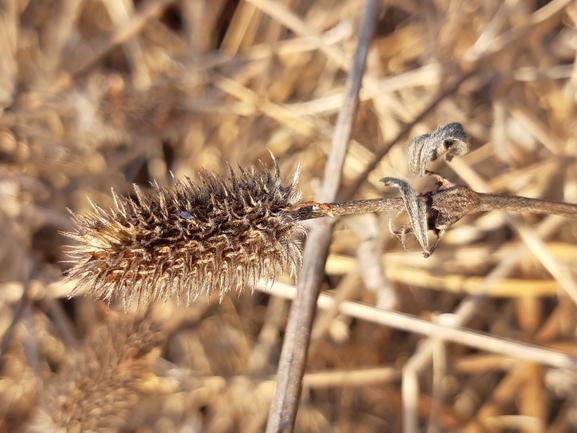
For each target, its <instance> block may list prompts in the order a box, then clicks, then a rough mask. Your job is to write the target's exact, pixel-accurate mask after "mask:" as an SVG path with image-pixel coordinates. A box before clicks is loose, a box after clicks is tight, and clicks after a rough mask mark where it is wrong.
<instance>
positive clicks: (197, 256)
mask: <svg viewBox="0 0 577 433" xmlns="http://www.w3.org/2000/svg"><path fill="white" fill-rule="evenodd" d="M297 180H298V171H297V173H295V176H294V177H293V179H292V181H291V182H289V183H287V184H283V183H282V182H281V179H280V173H279V168H278V165H277V163H276V161H275V169H274V171H273V172H271V171H270V170H268V169H266V168H265V170H263V171H257V170H256V169H255V168H254V167H252V168H251V169H250V170H248V171H245V170H242V169H239V173H234V172H233V170H232V169H231V170H230V176H229V178H228V180H226V181H225V180H223V179H222V178H221V177H219V176H217V175H214V174H208V173H205V174H204V175H203V176H201V179H200V184H199V185H197V184H195V183H193V182H192V181H191V180H190V179H187V180H186V181H184V182H182V181H179V180H176V181H175V185H174V188H173V189H171V190H169V189H167V188H163V187H161V186H159V185H158V184H157V183H153V184H152V189H151V192H150V194H149V195H145V194H144V193H143V192H142V191H141V190H140V188H138V187H137V186H136V185H135V186H134V189H135V192H136V195H137V200H132V199H129V198H124V197H120V196H118V195H116V194H115V193H114V192H113V197H114V201H115V208H114V209H110V210H108V211H106V210H103V209H102V208H100V207H98V206H96V205H93V207H94V211H93V212H92V213H89V214H86V215H73V219H74V222H75V224H76V231H75V232H73V233H65V235H67V236H69V237H71V238H73V239H75V240H76V241H77V242H78V244H77V245H75V246H72V247H71V251H70V253H69V254H70V256H71V258H72V262H73V263H74V266H73V267H72V268H71V269H70V271H69V276H68V278H69V279H70V280H77V285H76V288H75V290H74V291H73V292H72V294H71V295H72V296H73V295H75V294H76V293H77V292H79V291H81V290H84V289H86V290H87V292H88V293H89V294H92V295H94V296H96V297H98V298H101V299H103V300H105V301H107V302H110V301H111V300H112V299H113V298H114V297H116V296H119V297H121V298H122V299H123V301H124V304H125V306H127V305H129V304H130V303H131V302H136V303H137V305H138V306H140V305H145V304H147V303H149V302H151V301H154V300H161V299H162V300H167V299H168V298H169V297H171V296H176V297H177V299H178V301H179V302H180V301H181V300H184V301H185V302H186V303H187V304H188V303H190V302H191V301H192V300H194V299H196V298H197V297H198V296H199V295H200V294H207V295H210V294H211V293H212V292H213V291H215V290H217V291H220V296H221V299H222V296H223V295H224V294H225V293H226V292H228V291H230V290H232V289H236V290H238V291H240V290H242V289H243V288H244V287H245V286H246V285H254V284H256V282H257V281H258V280H259V279H261V278H263V279H268V280H273V279H274V277H275V275H276V274H277V273H279V272H282V271H283V270H286V269H287V268H289V269H290V270H291V273H292V274H296V271H297V269H298V268H299V267H300V265H301V248H300V246H299V245H298V243H297V241H296V240H295V235H296V234H299V233H302V232H303V231H304V230H303V228H302V226H301V225H300V222H299V217H298V212H295V211H294V205H295V204H296V203H297V202H298V201H299V200H300V192H299V191H298V189H297V187H296V182H297Z"/></svg>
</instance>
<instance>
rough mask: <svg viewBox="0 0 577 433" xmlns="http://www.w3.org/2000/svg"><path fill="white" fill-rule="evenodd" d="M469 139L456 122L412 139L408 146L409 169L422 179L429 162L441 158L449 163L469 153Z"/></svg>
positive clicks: (461, 126)
mask: <svg viewBox="0 0 577 433" xmlns="http://www.w3.org/2000/svg"><path fill="white" fill-rule="evenodd" d="M468 141H469V139H468V136H467V134H466V133H465V131H464V130H463V125H461V124H460V123H458V122H453V123H449V124H447V125H445V126H441V127H440V128H439V129H437V130H436V131H434V132H432V133H430V134H423V135H419V136H417V137H414V138H413V139H412V140H411V144H409V169H410V171H411V173H412V174H418V175H419V176H421V177H423V176H425V174H426V166H427V163H428V162H429V161H435V160H436V159H438V158H442V159H444V160H445V161H451V160H452V159H453V157H454V156H462V155H465V154H466V153H467V152H469V142H468Z"/></svg>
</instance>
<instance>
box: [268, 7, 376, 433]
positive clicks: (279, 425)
mask: <svg viewBox="0 0 577 433" xmlns="http://www.w3.org/2000/svg"><path fill="white" fill-rule="evenodd" d="M378 3H379V2H378V1H376V0H367V2H366V4H365V8H364V11H363V14H362V19H361V22H360V25H359V28H360V33H359V39H358V44H357V49H356V51H355V55H354V58H353V67H352V69H351V72H350V73H349V76H348V78H347V82H346V90H345V95H346V97H345V102H344V105H343V109H342V110H341V112H340V113H339V117H338V119H337V124H336V127H335V134H334V136H333V140H332V146H331V153H330V154H329V158H328V160H327V165H326V167H325V176H324V181H323V187H322V190H321V193H320V194H319V199H320V200H319V201H333V200H334V199H335V198H336V196H337V191H338V188H339V185H340V179H341V170H342V167H343V163H344V159H345V154H346V150H347V144H348V142H349V139H350V136H351V131H352V126H353V122H354V120H355V115H356V112H357V107H358V95H359V91H360V88H361V82H362V78H363V73H364V70H365V64H366V58H367V54H368V50H369V44H370V40H371V36H372V34H373V29H374V26H375V22H376V15H377V13H376V12H377V6H378ZM332 227H333V225H332V223H330V222H329V221H326V222H324V223H322V224H319V225H317V226H316V227H314V228H313V229H312V230H311V233H310V236H309V239H308V242H307V246H306V248H305V252H304V257H303V261H304V266H303V269H302V272H301V275H300V280H299V285H298V292H299V296H298V297H297V298H296V299H295V302H294V303H293V305H292V309H291V313H290V315H289V322H288V324H287V328H286V337H285V340H284V342H283V349H282V352H281V358H280V360H279V367H278V373H277V390H276V394H275V398H274V400H273V402H272V405H271V408H270V415H269V419H268V423H267V429H266V431H267V433H280V432H291V431H292V430H293V427H294V422H295V419H296V414H297V409H298V406H299V402H300V394H301V388H302V377H303V374H304V367H305V362H306V357H307V352H308V345H309V340H310V333H311V329H312V322H313V319H314V313H315V309H316V300H317V297H318V293H319V289H320V284H321V281H322V278H323V275H324V264H325V260H326V258H327V255H328V247H329V244H330V241H331V238H332Z"/></svg>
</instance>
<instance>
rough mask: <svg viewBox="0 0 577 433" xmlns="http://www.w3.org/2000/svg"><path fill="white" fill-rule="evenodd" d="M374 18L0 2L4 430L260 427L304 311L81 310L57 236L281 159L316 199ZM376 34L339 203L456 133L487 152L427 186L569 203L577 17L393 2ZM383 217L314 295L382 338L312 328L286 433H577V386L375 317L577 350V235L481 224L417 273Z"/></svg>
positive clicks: (535, 4) (439, 1)
mask: <svg viewBox="0 0 577 433" xmlns="http://www.w3.org/2000/svg"><path fill="white" fill-rule="evenodd" d="M363 4H364V2H363V1H360V0H316V1H310V0H240V1H239V0H213V1H208V0H181V1H169V0H139V1H134V2H132V1H130V0H58V1H47V0H1V1H0V260H1V262H0V263H1V266H0V335H2V340H1V358H0V432H13V431H18V432H47V431H58V432H65V431H70V432H80V431H99V432H114V431H121V432H214V433H216V432H260V431H263V430H264V426H265V424H266V419H267V416H268V407H269V404H270V401H271V399H272V397H273V395H274V382H273V379H274V373H275V371H276V365H277V361H278V356H279V351H280V347H281V344H282V337H283V331H284V328H285V325H286V318H287V313H288V310H289V306H290V301H289V300H285V299H284V297H281V296H273V295H272V293H273V292H271V291H270V290H269V289H268V288H267V287H268V286H267V287H264V286H263V287H261V288H259V290H258V291H255V292H254V293H253V294H252V295H251V294H250V290H248V289H247V290H246V291H245V294H244V295H243V296H237V294H234V293H233V294H229V295H228V296H226V297H225V299H224V300H223V302H222V303H221V304H219V303H218V299H217V298H216V297H215V299H213V300H212V302H210V303H209V302H208V301H207V300H206V299H199V300H197V302H195V303H194V304H192V305H190V306H189V307H185V306H182V305H181V306H177V305H176V303H174V302H171V301H169V302H168V303H167V304H166V305H162V304H160V305H155V306H153V307H152V308H151V309H150V310H149V311H147V312H146V313H144V312H142V311H141V312H137V313H135V312H127V313H125V312H123V309H122V305H120V304H118V305H116V304H114V303H113V304H112V305H111V306H110V307H108V306H107V305H104V304H101V303H99V302H95V301H94V300H93V299H90V298H87V297H83V296H80V297H77V298H75V299H72V300H68V299H67V298H66V294H67V293H68V292H69V291H70V289H71V287H70V286H66V285H64V284H63V283H62V282H61V279H62V275H63V273H64V272H65V271H66V268H67V267H68V266H69V265H68V264H66V263H63V261H64V260H66V256H65V254H64V252H63V246H64V245H65V244H67V243H68V242H69V240H67V239H65V238H64V237H62V236H61V235H60V234H59V231H60V230H70V229H71V222H70V216H69V214H68V212H67V210H66V208H70V209H72V210H73V211H75V212H83V211H86V210H89V208H90V205H89V201H88V198H90V199H91V200H92V201H94V202H95V203H96V204H98V205H100V206H103V207H108V206H110V205H111V204H112V199H111V195H110V188H111V187H112V188H114V189H115V191H117V192H118V193H120V194H124V195H130V194H132V193H133V190H132V187H131V184H132V183H137V184H138V185H140V186H142V187H143V188H147V187H148V185H149V182H150V181H151V180H153V179H154V180H156V181H157V182H159V184H161V185H167V186H169V185H170V184H171V182H172V177H171V173H173V174H174V176H176V177H178V178H182V177H184V176H190V177H191V178H193V179H194V178H196V176H197V173H198V172H200V171H202V170H204V169H206V170H208V171H216V172H219V173H222V174H225V173H226V170H227V165H226V164H227V162H228V163H230V164H231V165H232V166H233V167H236V165H237V164H240V165H241V166H247V165H252V164H255V165H256V164H258V160H259V159H260V160H262V161H263V162H264V163H265V164H266V165H269V166H270V165H272V163H271V159H270V155H269V150H270V151H272V153H273V154H274V155H275V156H276V157H277V158H278V160H279V164H280V166H281V172H282V173H283V174H284V175H285V176H286V177H287V178H288V177H289V176H290V175H292V173H293V172H294V170H295V169H296V168H297V166H298V165H299V164H300V166H301V167H302V175H301V179H300V182H299V184H300V187H301V189H302V190H303V194H304V197H305V199H307V200H309V199H313V198H314V196H315V193H316V191H317V190H318V188H319V182H320V179H321V177H322V174H323V169H324V164H325V161H326V155H327V153H328V151H329V144H330V139H331V135H332V131H333V125H334V121H335V118H336V115H337V113H338V111H339V109H340V107H341V105H342V101H343V92H344V82H345V79H346V75H347V73H348V70H349V67H350V63H351V56H352V54H353V52H354V49H355V46H356V35H357V30H358V29H357V25H358V16H359V13H360V10H361V9H362V7H363ZM376 19H377V30H376V33H375V35H374V37H373V40H372V43H371V47H370V53H369V60H368V65H367V72H366V75H365V79H364V81H363V88H362V91H361V105H360V108H359V113H358V116H357V119H356V123H355V127H354V131H353V140H352V142H351V144H350V148H349V153H348V156H347V159H346V163H345V170H344V177H343V185H342V188H341V189H342V191H343V196H345V195H348V196H350V197H353V196H354V197H357V198H369V197H378V196H383V195H384V194H389V193H391V192H389V191H387V190H385V189H384V188H383V186H382V185H381V184H380V183H379V182H378V180H379V179H380V178H381V177H384V176H394V177H401V178H406V179H407V178H409V177H408V163H407V144H408V141H409V140H410V137H412V136H415V135H418V134H422V133H427V132H430V131H432V130H434V129H436V128H437V127H438V126H441V125H443V124H445V123H448V122H452V121H458V122H461V123H462V124H463V125H464V127H465V130H466V131H467V132H468V133H469V134H470V135H471V137H472V147H473V151H472V152H471V153H470V154H469V155H467V156H466V157H463V158H457V159H455V160H454V161H453V162H452V163H451V164H449V165H442V164H438V163H437V164H431V167H432V168H433V169H435V170H436V171H438V172H439V173H441V174H442V175H443V176H445V177H446V178H448V179H450V180H451V181H453V182H456V183H462V184H467V185H469V186H470V187H471V188H473V189H475V190H477V191H484V192H488V191H495V192H504V193H510V194H517V195H524V196H529V197H540V198H546V199H550V200H557V201H569V202H577V163H576V160H575V156H576V155H577V133H576V132H577V117H576V105H575V102H576V101H577V66H576V64H575V59H576V48H577V29H576V25H577V4H576V3H575V2H574V1H567V0H565V1H563V0H552V1H545V0H532V1H527V0H512V1H506V2H502V1H496V0H423V1H419V0H403V1H400V0H387V1H384V0H383V1H382V4H381V7H380V12H379V15H378V16H377V17H376ZM403 131H408V132H409V133H408V134H403ZM398 136H400V139H399V140H396V138H397V137H398ZM371 164H372V166H374V167H375V169H374V170H372V171H370V173H369V174H368V177H367V178H366V179H364V177H363V171H364V170H365V169H366V168H367V167H369V166H371ZM410 180H411V182H412V185H413V186H414V187H415V188H416V189H418V190H423V189H425V188H430V187H431V185H430V183H426V182H425V181H423V180H420V179H416V178H412V179H410ZM389 218H392V219H393V221H392V225H393V226H395V227H398V226H400V225H401V224H402V223H403V221H402V220H399V218H397V217H396V215H363V216H358V217H354V218H353V217H349V218H344V219H342V220H341V221H339V222H338V224H337V226H336V232H335V237H334V240H333V244H332V246H331V254H330V256H329V259H328V262H327V265H326V279H325V282H324V284H323V287H322V289H323V290H324V291H325V292H326V293H328V294H330V295H331V296H333V297H334V299H335V300H336V301H338V302H340V301H345V300H346V301H347V302H348V303H347V304H346V305H358V304H361V303H362V304H365V305H369V306H371V311H372V312H373V313H374V314H373V316H374V317H376V319H371V318H370V317H366V318H359V317H354V315H353V314H350V313H343V312H339V309H338V307H336V306H334V302H333V303H332V304H330V305H328V304H327V306H325V307H326V308H325V309H323V310H319V313H318V315H317V320H316V322H315V326H314V329H313V336H312V343H311V348H310V353H309V362H308V366H307V374H306V375H305V378H304V390H303V394H302V403H301V406H300V409H299V414H298V417H297V423H296V431H298V432H331V431H334V432H349V431H355V432H374V431H389V432H401V431H405V432H413V431H422V432H429V433H434V432H450V431H463V432H471V433H472V432H501V431H503V432H504V431H521V432H564V431H577V371H574V370H571V369H562V368H559V367H558V364H555V363H552V364H553V365H557V367H554V366H549V365H545V364H539V363H535V362H532V361H531V360H532V359H533V358H531V357H530V356H529V355H528V354H527V355H526V354H525V353H524V352H523V349H519V352H518V354H517V356H511V355H515V353H513V354H511V353H508V352H507V353H506V352H499V350H493V351H492V352H491V353H489V352H486V351H483V350H480V349H479V348H471V347H468V346H467V345H466V344H467V342H466V341H465V342H464V344H456V343H448V342H444V341H441V340H440V339H435V338H432V339H431V338H428V339H425V338H424V337H422V336H421V335H418V334H416V333H413V332H407V330H406V329H405V328H403V329H397V328H395V327H385V326H383V325H382V324H379V323H382V322H379V320H378V317H380V316H379V314H384V310H381V309H382V308H394V309H396V310H398V311H400V312H404V313H408V314H411V315H413V316H417V317H419V318H421V319H425V320H426V321H432V322H435V323H437V324H441V325H446V326H448V327H452V326H454V325H456V324H461V325H463V326H466V327H467V328H469V329H472V330H475V331H481V332H484V333H487V334H490V335H491V336H492V337H495V338H496V339H498V340H505V341H508V340H515V341H517V342H520V343H527V344H535V345H538V346H540V347H542V348H544V349H545V350H546V351H550V353H551V358H552V359H553V358H554V357H555V356H556V355H558V352H563V353H565V354H568V355H573V354H577V334H576V332H577V320H576V315H575V314H576V312H577V308H576V306H575V302H574V301H573V300H572V299H571V297H572V296H573V297H574V296H575V294H576V293H577V282H576V281H577V280H576V275H577V272H576V271H577V243H576V239H577V222H576V221H572V220H567V219H562V218H557V217H542V216H534V215H509V216H508V215H505V214H500V213H491V214H485V215H475V216H469V217H467V218H465V219H464V220H463V221H460V222H459V223H458V224H457V225H456V226H455V227H454V228H453V229H452V230H451V231H449V232H448V233H447V234H446V235H445V237H444V238H443V241H442V243H441V246H440V247H439V249H438V250H437V251H436V252H435V254H434V255H433V256H432V257H431V258H429V259H423V258H422V256H421V254H420V252H419V247H418V244H417V243H416V242H415V241H414V239H411V237H409V238H408V244H407V248H408V249H409V251H404V250H403V248H402V246H401V243H400V242H399V240H398V239H397V238H396V237H395V236H393V235H391V234H390V232H389ZM278 281H280V282H282V283H285V284H288V285H294V281H291V280H290V279H288V277H287V276H279V277H278ZM286 293H288V292H286ZM347 311H349V310H347ZM379 311H381V312H379ZM431 329H433V328H431ZM425 333H426V332H425ZM429 334H433V336H434V333H433V332H430V333H429ZM465 340H466V339H465ZM520 347H525V346H520ZM527 347H528V349H527V350H529V346H527ZM527 353H529V352H527ZM547 353H548V352H545V354H547ZM545 357H547V356H545Z"/></svg>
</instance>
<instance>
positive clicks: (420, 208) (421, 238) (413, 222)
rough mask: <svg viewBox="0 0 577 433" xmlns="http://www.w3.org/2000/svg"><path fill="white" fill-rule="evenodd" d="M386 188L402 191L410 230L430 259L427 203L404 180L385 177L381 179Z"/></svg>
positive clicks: (424, 253)
mask: <svg viewBox="0 0 577 433" xmlns="http://www.w3.org/2000/svg"><path fill="white" fill-rule="evenodd" d="M381 182H383V183H384V184H385V186H390V187H394V188H398V189H399V190H400V191H401V197H402V199H403V203H404V204H405V210H406V211H407V214H408V215H409V224H410V230H411V231H412V232H413V234H414V235H415V237H416V238H417V241H418V242H419V245H421V248H422V249H423V255H424V256H425V257H429V256H430V255H431V251H430V249H429V237H428V235H427V233H428V221H427V202H426V201H425V200H424V198H423V197H421V196H419V195H418V194H417V193H415V191H414V190H413V189H412V188H411V187H410V185H409V184H408V183H407V182H405V181H404V180H401V179H397V178H394V177H385V178H383V179H381Z"/></svg>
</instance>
